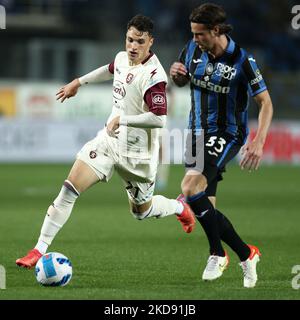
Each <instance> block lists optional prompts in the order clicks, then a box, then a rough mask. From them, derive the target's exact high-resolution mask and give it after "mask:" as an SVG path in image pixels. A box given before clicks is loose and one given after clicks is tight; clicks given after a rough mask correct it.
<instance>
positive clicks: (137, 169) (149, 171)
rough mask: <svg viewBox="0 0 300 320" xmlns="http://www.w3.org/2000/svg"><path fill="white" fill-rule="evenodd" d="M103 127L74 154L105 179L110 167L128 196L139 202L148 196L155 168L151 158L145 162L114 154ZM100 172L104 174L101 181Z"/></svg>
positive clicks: (150, 192)
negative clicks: (122, 184)
mask: <svg viewBox="0 0 300 320" xmlns="http://www.w3.org/2000/svg"><path fill="white" fill-rule="evenodd" d="M108 139H112V138H111V137H109V136H108V135H107V133H106V131H105V129H103V130H101V131H100V132H99V134H98V135H97V137H96V138H94V139H92V140H90V141H89V142H87V143H86V144H85V145H84V146H83V147H82V149H81V150H80V151H79V152H78V154H77V159H79V160H81V161H83V162H85V163H86V164H87V165H89V166H90V167H91V168H92V169H93V171H94V172H95V173H96V175H97V176H98V177H99V178H100V179H101V180H102V181H105V182H108V181H109V180H110V178H111V177H112V175H113V173H114V170H116V171H117V173H118V174H119V176H120V177H121V179H122V180H123V183H124V186H125V189H126V191H127V195H128V198H129V199H130V200H131V201H132V202H133V203H135V204H137V205H141V204H143V203H146V202H148V201H150V200H151V199H152V196H153V193H154V187H155V183H154V181H155V176H156V169H157V162H156V165H155V163H154V162H153V159H150V160H148V161H145V160H144V159H143V160H140V159H136V158H125V157H122V156H120V155H118V154H117V152H116V150H117V149H118V148H114V147H112V145H111V144H110V143H109V142H108ZM103 175H104V176H105V178H104V180H103Z"/></svg>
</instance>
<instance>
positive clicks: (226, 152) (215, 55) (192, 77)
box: [170, 3, 273, 287]
mask: <svg viewBox="0 0 300 320" xmlns="http://www.w3.org/2000/svg"><path fill="white" fill-rule="evenodd" d="M190 25H191V32H192V34H193V39H191V40H190V41H189V42H188V43H187V44H186V46H185V47H184V49H183V51H182V52H181V55H180V58H179V61H178V62H174V63H173V64H172V66H171V69H170V76H171V78H172V79H173V81H174V82H175V84H176V85H177V86H179V87H181V86H184V85H186V84H187V83H189V84H190V90H191V111H190V118H189V129H190V135H189V136H188V139H187V149H186V164H185V166H186V174H185V176H184V178H183V181H182V185H181V187H182V192H183V195H184V197H185V200H186V201H187V203H189V205H190V207H191V208H192V210H193V211H194V213H195V215H196V217H197V219H198V221H199V222H200V224H201V225H202V227H203V229H204V231H205V233H206V235H207V238H208V242H209V247H210V254H209V258H208V261H207V265H206V268H205V270H204V272H203V275H202V279H203V280H215V279H217V278H219V277H220V276H221V275H222V273H223V271H224V270H225V268H226V267H227V265H228V263H229V259H228V255H227V253H226V252H225V251H224V249H223V246H222V243H221V240H222V241H224V242H225V243H227V244H228V245H229V246H230V247H231V248H232V249H233V250H234V251H235V252H236V254H237V255H238V256H239V259H240V261H241V263H240V265H241V267H242V269H243V274H244V286H245V287H254V286H255V284H256V281H257V272H256V264H257V262H258V261H259V256H260V252H259V250H258V248H257V247H255V246H253V245H247V244H246V243H245V242H244V241H243V240H242V239H241V238H240V237H239V235H238V234H237V233H236V231H235V230H234V228H233V226H232V224H231V223H230V221H229V220H228V219H227V218H226V217H225V216H224V215H223V214H222V213H221V212H220V211H219V210H217V209H216V190H217V185H218V182H219V181H220V180H222V173H223V172H224V171H225V165H226V164H227V163H228V162H229V161H230V160H231V159H233V158H234V157H235V156H236V155H237V154H238V152H239V151H240V150H242V155H243V158H242V160H241V162H240V165H241V168H242V169H244V168H246V169H249V170H250V171H251V170H255V169H257V168H258V166H259V163H260V160H261V158H262V154H263V146H264V143H265V140H266V136H267V132H268V129H269V126H270V123H271V119H272V114H273V107H272V102H271V98H270V96H269V93H268V90H267V87H266V84H265V81H264V80H263V77H262V75H261V73H260V71H259V69H258V67H257V64H256V60H255V58H254V57H253V56H252V55H250V54H248V53H247V52H246V50H244V49H242V48H240V47H239V46H238V44H236V43H235V41H234V40H233V39H232V38H231V37H230V36H229V35H228V33H229V32H230V31H231V30H232V27H231V25H229V24H227V23H226V12H225V11H224V9H223V8H222V7H221V6H218V5H216V4H213V3H206V4H203V5H201V6H199V7H197V8H195V9H194V10H193V11H192V13H191V15H190ZM245 36H246V35H245ZM248 93H249V94H250V95H251V96H252V97H253V98H254V100H255V101H256V102H257V104H258V106H259V116H258V130H257V133H256V136H255V138H254V139H253V140H252V141H248V142H246V140H247V135H248V126H247V108H248Z"/></svg>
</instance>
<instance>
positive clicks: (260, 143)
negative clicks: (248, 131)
mask: <svg viewBox="0 0 300 320" xmlns="http://www.w3.org/2000/svg"><path fill="white" fill-rule="evenodd" d="M254 100H255V101H256V103H257V104H258V105H259V109H260V110H259V115H258V128H257V132H256V135H255V137H254V139H253V140H252V141H249V142H247V143H246V144H245V145H244V146H243V148H242V155H243V158H242V160H241V162H240V166H241V168H242V169H244V168H246V169H248V170H253V169H255V170H256V169H258V167H259V163H260V161H261V159H262V155H263V147H264V144H265V141H266V137H267V133H268V130H269V127H270V124H271V121H272V116H273V105H272V101H271V98H270V95H269V92H268V91H267V90H265V91H263V92H261V93H259V94H258V95H256V96H255V97H254Z"/></svg>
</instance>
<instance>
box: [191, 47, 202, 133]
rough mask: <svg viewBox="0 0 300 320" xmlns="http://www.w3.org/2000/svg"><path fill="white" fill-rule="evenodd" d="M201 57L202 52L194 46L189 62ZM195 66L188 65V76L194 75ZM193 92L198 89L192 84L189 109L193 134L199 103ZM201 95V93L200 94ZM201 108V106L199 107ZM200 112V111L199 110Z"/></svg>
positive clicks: (193, 64)
mask: <svg viewBox="0 0 300 320" xmlns="http://www.w3.org/2000/svg"><path fill="white" fill-rule="evenodd" d="M201 56H202V51H201V49H200V48H199V47H198V46H196V47H195V49H194V52H193V55H192V58H191V62H192V60H193V59H196V60H197V59H199V57H201ZM197 66H198V65H197V64H195V63H190V74H194V73H195V71H196V69H197ZM194 90H199V89H198V88H196V87H195V85H194V84H193V83H191V103H192V108H191V112H192V119H191V123H192V125H191V129H192V131H193V132H195V129H196V128H197V123H196V119H197V117H196V112H199V111H198V110H197V104H199V101H195V92H194ZM200 94H202V93H200ZM199 107H200V108H201V105H200V106H199ZM201 111H202V109H201Z"/></svg>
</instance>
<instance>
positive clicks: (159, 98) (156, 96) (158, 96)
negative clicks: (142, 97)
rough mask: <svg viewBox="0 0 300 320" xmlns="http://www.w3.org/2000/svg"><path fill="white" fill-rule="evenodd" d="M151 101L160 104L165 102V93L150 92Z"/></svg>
mask: <svg viewBox="0 0 300 320" xmlns="http://www.w3.org/2000/svg"><path fill="white" fill-rule="evenodd" d="M151 98H152V103H153V104H154V105H156V106H157V105H159V106H162V105H164V104H165V103H166V98H165V94H164V93H162V92H151Z"/></svg>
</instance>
